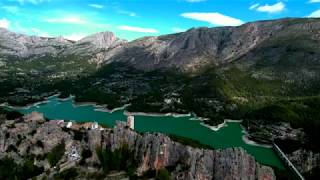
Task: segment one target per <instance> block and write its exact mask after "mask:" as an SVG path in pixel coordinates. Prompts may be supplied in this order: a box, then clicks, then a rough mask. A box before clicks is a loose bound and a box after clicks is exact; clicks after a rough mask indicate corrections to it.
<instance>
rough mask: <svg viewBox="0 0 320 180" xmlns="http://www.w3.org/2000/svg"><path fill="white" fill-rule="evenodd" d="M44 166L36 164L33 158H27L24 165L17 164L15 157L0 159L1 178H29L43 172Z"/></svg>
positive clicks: (8, 179)
mask: <svg viewBox="0 0 320 180" xmlns="http://www.w3.org/2000/svg"><path fill="white" fill-rule="evenodd" d="M43 170H44V169H43V168H40V167H37V166H35V165H34V160H33V158H31V157H30V158H26V159H25V161H24V164H23V165H19V164H16V163H15V162H14V160H13V159H11V158H8V157H4V158H3V159H0V179H2V180H12V179H29V178H32V177H35V176H37V175H39V174H41V173H42V172H43Z"/></svg>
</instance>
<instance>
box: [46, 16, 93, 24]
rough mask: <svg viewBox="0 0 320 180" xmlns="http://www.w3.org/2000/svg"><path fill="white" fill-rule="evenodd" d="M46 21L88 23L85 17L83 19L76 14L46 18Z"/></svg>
mask: <svg viewBox="0 0 320 180" xmlns="http://www.w3.org/2000/svg"><path fill="white" fill-rule="evenodd" d="M44 21H45V22H48V23H66V24H86V23H87V22H86V21H85V20H84V19H81V18H79V17H76V16H74V17H73V16H70V17H61V18H48V19H45V20H44Z"/></svg>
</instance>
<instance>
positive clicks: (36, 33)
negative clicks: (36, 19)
mask: <svg viewBox="0 0 320 180" xmlns="http://www.w3.org/2000/svg"><path fill="white" fill-rule="evenodd" d="M31 32H32V34H34V35H36V36H41V37H50V35H49V33H47V32H44V31H42V30H40V29H37V28H31Z"/></svg>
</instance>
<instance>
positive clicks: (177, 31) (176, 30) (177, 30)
mask: <svg viewBox="0 0 320 180" xmlns="http://www.w3.org/2000/svg"><path fill="white" fill-rule="evenodd" d="M171 31H172V32H175V33H179V32H184V31H186V30H185V29H182V28H179V27H173V28H171Z"/></svg>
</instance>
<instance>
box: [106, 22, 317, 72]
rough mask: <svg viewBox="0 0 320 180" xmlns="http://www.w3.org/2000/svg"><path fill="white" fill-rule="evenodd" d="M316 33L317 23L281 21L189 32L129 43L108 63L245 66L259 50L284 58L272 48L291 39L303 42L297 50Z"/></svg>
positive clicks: (149, 67) (151, 66)
mask: <svg viewBox="0 0 320 180" xmlns="http://www.w3.org/2000/svg"><path fill="white" fill-rule="evenodd" d="M319 29H320V21H319V20H318V19H281V20H273V21H260V22H253V23H247V24H244V25H242V26H239V27H219V28H198V29H190V30H188V31H186V32H183V33H178V34H171V35H164V36H159V37H146V38H142V39H139V40H136V41H133V42H130V43H129V44H128V45H127V46H125V48H123V50H122V51H120V53H117V54H115V56H114V57H112V59H114V60H116V61H122V62H127V63H130V64H132V65H134V66H135V67H137V68H139V69H144V70H146V69H147V70H152V69H160V68H164V67H177V68H180V69H186V70H194V69H196V70H197V69H199V68H201V67H203V66H205V65H207V64H215V65H221V64H226V63H230V62H233V61H236V60H238V59H241V60H242V61H241V62H240V63H241V64H242V63H244V64H247V61H249V62H251V63H253V61H251V59H255V60H259V59H258V58H262V57H263V56H265V55H264V54H262V52H259V53H257V51H256V50H257V49H261V50H262V47H263V50H264V51H265V52H268V53H271V54H273V55H275V54H277V55H278V56H281V55H282V56H283V55H284V54H288V52H281V53H277V52H280V51H282V50H283V49H281V48H278V49H275V47H278V46H280V47H281V44H282V43H283V45H284V47H282V48H286V46H287V44H286V42H290V41H291V42H292V40H294V39H292V38H291V37H295V38H296V39H299V38H301V39H302V40H304V41H306V42H305V43H304V44H300V45H297V46H300V47H304V46H305V45H306V44H308V43H309V44H310V45H311V44H313V42H314V43H315V42H319V41H320V35H319ZM303 37H304V38H303ZM306 37H307V38H306ZM266 45H268V47H266ZM272 47H273V49H272ZM308 47H309V48H310V46H308ZM310 50H311V49H310ZM252 52H255V53H252ZM243 56H245V57H246V58H243ZM312 56H315V54H313V55H312ZM310 58H311V57H310ZM247 65H248V64H247Z"/></svg>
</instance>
